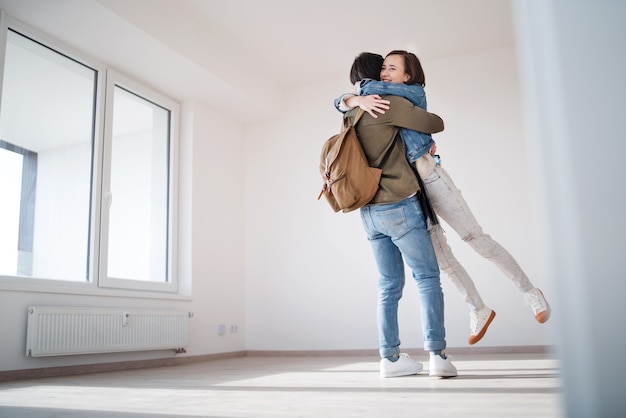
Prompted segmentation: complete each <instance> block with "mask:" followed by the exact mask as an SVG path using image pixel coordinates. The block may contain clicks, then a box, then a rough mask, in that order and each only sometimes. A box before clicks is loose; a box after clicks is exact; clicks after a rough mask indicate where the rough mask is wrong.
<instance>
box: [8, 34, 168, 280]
mask: <svg viewBox="0 0 626 418" xmlns="http://www.w3.org/2000/svg"><path fill="white" fill-rule="evenodd" d="M8 26H9V29H8V30H7V33H6V52H5V56H4V67H3V77H2V96H1V102H0V104H1V108H0V201H2V205H0V276H2V277H5V278H12V279H18V280H32V279H37V280H46V283H52V284H54V283H55V282H58V281H63V282H65V283H67V282H76V283H83V284H84V285H85V286H93V287H114V288H130V289H142V290H158V291H172V292H173V291H175V290H176V280H175V276H174V271H175V270H174V266H175V262H176V257H175V246H174V245H173V242H175V241H174V240H175V232H176V231H175V228H173V225H174V222H173V219H174V216H175V212H174V208H175V207H176V206H175V203H176V188H175V184H176V183H175V179H176V178H175V177H176V176H175V173H176V156H177V154H176V149H177V148H176V147H177V135H176V134H177V133H176V131H177V128H178V123H177V120H178V105H177V104H176V103H175V102H173V101H172V100H170V99H168V98H166V97H163V96H161V95H159V94H158V93H156V92H153V91H151V90H150V89H148V88H146V87H144V86H142V85H140V84H137V83H135V82H133V81H131V80H128V79H126V78H125V77H123V76H122V75H121V74H117V73H114V72H109V71H107V70H106V69H105V68H104V67H103V66H101V65H100V64H93V63H90V62H91V61H92V60H90V59H88V58H84V57H81V56H79V54H76V53H67V52H66V51H65V50H63V49H62V48H61V47H59V46H58V45H56V43H54V42H53V41H49V40H45V41H42V39H44V37H43V36H41V35H33V32H32V31H30V30H29V29H28V28H25V27H23V26H22V25H20V24H18V23H17V22H15V23H14V24H12V23H11V22H10V23H9V25H8ZM53 44H54V45H53ZM105 103H106V105H105Z"/></svg>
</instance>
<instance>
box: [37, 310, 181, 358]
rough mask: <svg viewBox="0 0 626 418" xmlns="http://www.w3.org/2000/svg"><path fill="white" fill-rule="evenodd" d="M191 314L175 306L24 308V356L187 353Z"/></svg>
mask: <svg viewBox="0 0 626 418" xmlns="http://www.w3.org/2000/svg"><path fill="white" fill-rule="evenodd" d="M190 317H191V313H189V312H184V311H176V310H150V309H112V308H67V307H41V306H33V307H30V308H28V325H27V335H26V355H27V356H33V357H43V356H63V355H70V354H93V353H113V352H120V351H143V350H163V349H174V350H176V352H177V353H180V352H185V351H186V350H185V348H186V347H187V345H188V343H189V327H188V325H189V318H190Z"/></svg>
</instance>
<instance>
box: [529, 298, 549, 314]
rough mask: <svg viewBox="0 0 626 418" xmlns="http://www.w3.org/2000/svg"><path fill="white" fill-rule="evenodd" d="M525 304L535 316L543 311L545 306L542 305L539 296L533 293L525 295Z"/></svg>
mask: <svg viewBox="0 0 626 418" xmlns="http://www.w3.org/2000/svg"><path fill="white" fill-rule="evenodd" d="M526 303H527V304H529V305H530V307H531V308H533V312H534V313H535V314H537V313H538V312H541V311H545V310H546V309H547V308H546V305H545V304H544V303H543V301H542V300H541V298H540V297H539V295H535V294H534V293H528V294H527V295H526Z"/></svg>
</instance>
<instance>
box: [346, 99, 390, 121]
mask: <svg viewBox="0 0 626 418" xmlns="http://www.w3.org/2000/svg"><path fill="white" fill-rule="evenodd" d="M346 105H348V106H349V107H352V108H354V107H357V106H358V107H360V108H361V109H363V110H365V111H366V112H367V113H369V114H370V115H372V117H373V118H377V117H378V115H377V114H376V113H374V112H378V113H380V114H381V115H382V114H384V113H385V110H389V100H385V99H383V98H381V97H380V96H379V95H378V94H370V95H368V96H352V97H350V98H348V99H346Z"/></svg>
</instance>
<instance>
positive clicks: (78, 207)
mask: <svg viewBox="0 0 626 418" xmlns="http://www.w3.org/2000/svg"><path fill="white" fill-rule="evenodd" d="M96 77H97V73H96V71H94V70H93V69H91V68H89V67H87V66H85V65H83V64H80V63H78V62H76V61H74V60H72V59H70V58H68V57H67V56H65V55H63V54H60V53H58V52H56V51H54V50H52V49H50V48H48V47H45V46H43V45H41V44H39V43H37V42H35V41H33V40H31V39H29V38H27V37H25V36H22V35H21V34H19V33H17V32H14V31H12V30H9V31H8V34H7V46H6V60H5V69H4V80H3V89H2V112H1V113H0V140H2V141H4V143H6V144H12V145H14V146H15V147H16V149H18V150H21V151H20V152H21V153H20V154H19V155H20V156H21V158H22V170H21V171H19V169H17V168H12V169H11V170H12V174H11V176H12V177H11V180H10V182H9V183H10V184H9V185H6V184H5V186H6V187H7V188H10V190H11V191H7V192H6V193H7V194H6V195H5V194H4V193H5V191H4V190H3V191H2V193H3V194H2V201H3V205H4V204H5V202H4V200H5V199H7V203H6V205H7V207H9V208H11V209H10V211H12V213H13V212H14V211H15V207H19V218H18V220H17V223H18V226H17V229H18V232H17V236H16V234H15V228H16V224H15V222H16V220H15V219H14V216H15V215H14V214H13V215H12V216H13V218H12V220H11V221H7V222H10V223H11V225H10V226H8V225H5V224H4V223H3V224H0V225H2V231H1V235H2V236H3V237H4V235H5V228H7V231H9V232H10V233H9V234H7V235H8V238H6V237H4V238H3V239H2V246H3V247H2V257H0V258H2V259H3V260H4V259H5V252H4V246H5V245H8V247H9V250H8V251H9V252H8V255H9V257H8V258H7V259H8V260H9V261H8V262H7V264H8V265H5V264H4V261H3V264H1V265H0V269H2V270H0V274H4V275H18V276H27V277H38V278H45V279H60V280H73V281H85V280H88V279H89V277H88V271H89V268H88V263H89V231H90V229H89V225H90V201H91V178H92V168H91V166H92V143H93V132H94V120H95V119H94V107H95V106H94V104H95V85H96ZM10 152H13V151H6V152H3V154H5V155H6V154H7V153H10ZM13 153H15V152H13ZM3 161H4V160H3ZM18 171H19V172H18ZM17 184H19V186H16V185H17ZM14 187H19V193H16V192H15V191H14ZM3 222H4V221H3ZM8 241H10V242H8ZM11 248H12V249H11ZM16 250H17V251H18V260H16V259H15V257H14V256H12V255H11V254H12V252H15V251H16Z"/></svg>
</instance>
